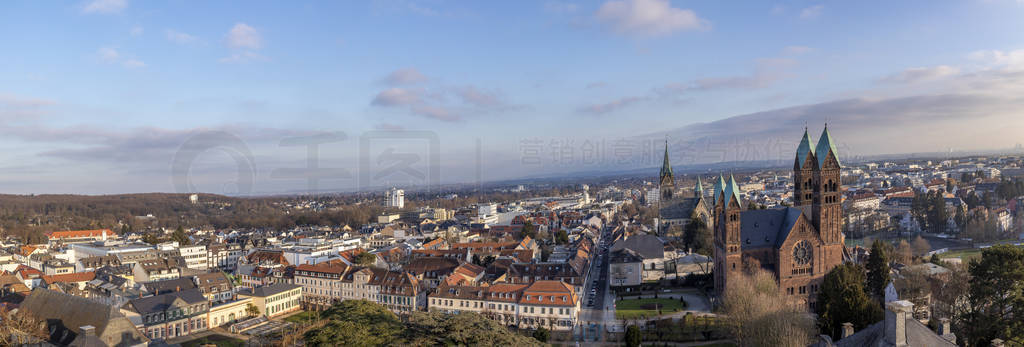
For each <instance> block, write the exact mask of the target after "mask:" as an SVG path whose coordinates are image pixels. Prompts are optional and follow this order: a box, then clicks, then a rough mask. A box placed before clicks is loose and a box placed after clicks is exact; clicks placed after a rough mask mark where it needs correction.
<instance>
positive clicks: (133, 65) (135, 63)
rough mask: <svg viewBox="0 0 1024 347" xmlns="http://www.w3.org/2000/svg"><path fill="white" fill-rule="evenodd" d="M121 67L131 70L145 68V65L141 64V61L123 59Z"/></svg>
mask: <svg viewBox="0 0 1024 347" xmlns="http://www.w3.org/2000/svg"><path fill="white" fill-rule="evenodd" d="M121 65H123V66H124V67H127V68H132V69H135V68H140V67H146V63H143V62H142V61H141V60H135V59H125V61H123V62H121Z"/></svg>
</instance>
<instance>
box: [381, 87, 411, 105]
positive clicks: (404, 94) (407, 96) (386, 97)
mask: <svg viewBox="0 0 1024 347" xmlns="http://www.w3.org/2000/svg"><path fill="white" fill-rule="evenodd" d="M421 92H422V91H421V90H419V89H406V88H389V89H385V90H383V91H381V92H380V93H377V96H375V97H374V98H373V101H371V102H370V104H371V105H374V106H410V105H415V104H419V103H420V102H422V101H423V98H422V97H421V96H420V93H421Z"/></svg>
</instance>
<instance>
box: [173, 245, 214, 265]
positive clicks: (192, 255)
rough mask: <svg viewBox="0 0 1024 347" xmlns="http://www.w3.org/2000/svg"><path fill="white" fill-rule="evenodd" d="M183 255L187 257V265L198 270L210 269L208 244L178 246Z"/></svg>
mask: <svg viewBox="0 0 1024 347" xmlns="http://www.w3.org/2000/svg"><path fill="white" fill-rule="evenodd" d="M178 252H179V253H181V257H182V258H185V267H188V268H189V269H196V270H206V269H209V268H210V267H209V255H208V254H207V253H206V245H190V246H181V247H178Z"/></svg>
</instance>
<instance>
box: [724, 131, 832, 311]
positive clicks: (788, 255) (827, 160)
mask: <svg viewBox="0 0 1024 347" xmlns="http://www.w3.org/2000/svg"><path fill="white" fill-rule="evenodd" d="M810 144H811V139H810V136H808V135H807V132H806V131H804V136H803V139H802V140H801V142H800V145H799V147H798V148H797V153H796V159H795V160H794V164H793V182H794V188H793V207H783V208H777V209H760V210H758V209H753V210H744V208H743V201H742V199H741V196H742V194H741V193H740V191H739V186H738V185H737V184H736V180H735V179H734V178H732V177H730V178H729V181H728V182H726V181H725V179H724V178H723V177H721V176H719V179H718V182H717V183H716V184H715V188H714V198H715V204H714V214H715V220H716V222H715V233H714V253H715V254H714V263H715V265H714V266H715V268H714V276H715V291H716V294H717V295H718V296H721V294H722V293H723V292H724V291H725V290H726V288H727V287H728V285H729V282H730V280H731V279H733V278H735V277H737V276H741V275H743V273H744V272H749V271H751V270H756V269H765V270H768V271H769V272H771V273H772V274H773V275H775V278H776V279H777V280H778V281H779V286H780V288H781V290H782V291H783V292H784V293H786V294H787V295H789V296H790V297H791V298H792V300H793V301H794V302H798V303H803V304H806V305H807V306H808V307H810V308H813V307H814V304H815V303H814V300H815V298H816V297H817V291H818V288H819V286H820V285H821V281H822V278H823V277H824V275H825V274H826V273H827V272H829V271H830V270H832V268H834V267H836V266H838V265H839V264H841V263H842V262H843V260H844V254H845V247H844V245H843V242H844V240H845V236H844V235H843V233H842V228H841V226H842V220H843V217H842V213H843V212H842V206H841V198H840V189H839V186H840V183H839V182H840V180H839V178H840V170H841V169H842V167H841V165H840V163H839V157H838V154H837V152H836V147H835V142H834V141H833V140H832V137H831V135H830V134H829V132H828V127H827V126H826V128H825V130H824V131H822V134H821V139H820V140H819V141H818V145H817V146H816V148H813V149H812V148H811V145H810Z"/></svg>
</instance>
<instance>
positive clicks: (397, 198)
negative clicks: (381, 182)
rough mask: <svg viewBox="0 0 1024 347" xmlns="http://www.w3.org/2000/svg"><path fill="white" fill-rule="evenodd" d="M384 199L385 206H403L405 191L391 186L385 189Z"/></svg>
mask: <svg viewBox="0 0 1024 347" xmlns="http://www.w3.org/2000/svg"><path fill="white" fill-rule="evenodd" d="M384 195H385V200H387V203H386V206H387V207H394V208H405V191H404V190H401V189H398V188H391V189H390V190H388V191H387V193H385V194H384Z"/></svg>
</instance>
